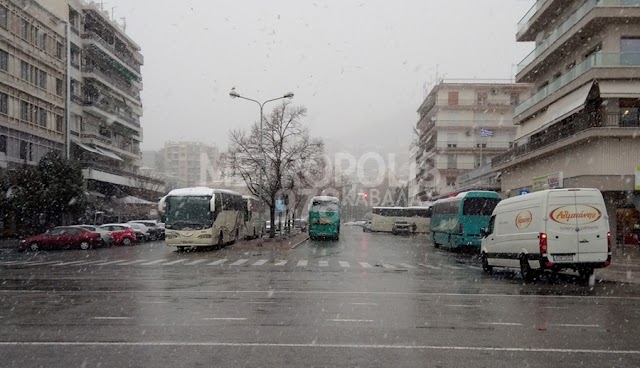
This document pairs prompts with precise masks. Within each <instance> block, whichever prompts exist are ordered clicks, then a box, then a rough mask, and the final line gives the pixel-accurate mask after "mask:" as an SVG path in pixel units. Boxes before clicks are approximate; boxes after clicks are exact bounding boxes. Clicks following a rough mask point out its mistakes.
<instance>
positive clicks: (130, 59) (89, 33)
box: [82, 31, 140, 73]
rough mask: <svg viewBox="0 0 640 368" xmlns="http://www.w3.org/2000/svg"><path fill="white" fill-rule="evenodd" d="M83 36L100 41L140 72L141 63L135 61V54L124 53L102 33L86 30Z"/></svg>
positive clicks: (86, 38)
mask: <svg viewBox="0 0 640 368" xmlns="http://www.w3.org/2000/svg"><path fill="white" fill-rule="evenodd" d="M82 38H83V39H85V40H93V41H96V42H98V43H99V44H101V45H102V46H103V47H104V48H106V49H107V50H109V51H110V52H111V53H112V54H114V55H115V56H117V57H118V59H120V60H121V61H122V62H124V63H125V64H127V65H128V66H129V67H131V68H133V70H135V71H136V72H137V73H140V65H139V64H137V63H136V62H135V59H134V57H133V55H127V54H126V53H122V52H120V51H118V50H116V47H115V46H114V45H112V44H110V43H109V42H107V41H106V40H105V39H103V38H102V37H100V35H98V34H97V33H95V32H92V31H85V33H83V34H82Z"/></svg>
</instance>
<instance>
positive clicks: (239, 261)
mask: <svg viewBox="0 0 640 368" xmlns="http://www.w3.org/2000/svg"><path fill="white" fill-rule="evenodd" d="M248 261H249V260H248V259H239V260H237V261H235V262H233V263H231V264H230V265H229V266H240V265H242V264H245V263H247V262H248Z"/></svg>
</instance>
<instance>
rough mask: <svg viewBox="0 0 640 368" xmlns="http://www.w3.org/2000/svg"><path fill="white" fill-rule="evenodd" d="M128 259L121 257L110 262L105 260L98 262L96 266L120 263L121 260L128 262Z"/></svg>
mask: <svg viewBox="0 0 640 368" xmlns="http://www.w3.org/2000/svg"><path fill="white" fill-rule="evenodd" d="M126 261H127V260H126V259H119V260H117V261H109V262H104V263H96V266H106V265H111V264H116V263H120V262H126Z"/></svg>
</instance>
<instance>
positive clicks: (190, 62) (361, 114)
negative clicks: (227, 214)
mask: <svg viewBox="0 0 640 368" xmlns="http://www.w3.org/2000/svg"><path fill="white" fill-rule="evenodd" d="M533 2H534V1H533V0H447V1H433V0H411V1H409V0H399V1H387V0H379V1H365V0H358V1H346V0H336V1H321V0H316V1H301V0H278V1H271V0H270V1H266V0H247V1H240V0H239V1H219V0H214V1H211V0H193V1H182V0H181V1H167V0H157V1H153V2H150V1H148V0H111V1H109V2H107V1H104V9H106V10H108V11H111V10H112V7H114V6H115V8H114V9H113V12H114V17H115V18H118V19H119V18H120V17H125V18H126V23H127V33H128V34H129V35H131V37H132V38H133V39H134V40H136V41H137V42H138V44H140V46H141V47H142V53H143V55H144V57H145V65H144V66H143V69H142V75H143V80H144V91H143V93H142V98H143V103H144V117H143V119H142V126H143V128H144V142H143V144H142V148H143V149H145V150H149V149H159V148H161V147H162V145H163V143H164V141H165V140H196V141H205V142H210V143H215V144H217V145H219V146H220V147H222V148H224V147H225V146H226V143H227V138H228V131H229V129H231V128H234V127H248V126H249V124H250V123H251V122H253V121H257V120H258V111H259V110H258V106H257V105H255V104H253V103H251V102H248V101H243V100H239V99H235V100H232V99H231V98H229V96H228V93H229V90H230V89H231V88H232V87H234V86H235V87H236V90H237V91H238V92H240V93H241V94H243V95H246V96H247V97H251V98H254V99H258V100H265V99H270V98H274V97H277V96H280V95H282V94H284V93H286V92H288V91H292V92H294V93H295V98H294V102H295V103H296V104H300V105H304V106H306V107H307V108H308V110H309V115H308V117H307V119H306V121H305V122H306V124H308V125H309V126H310V128H311V131H312V134H313V135H315V136H320V137H323V138H325V141H326V142H327V145H328V150H329V151H333V152H337V151H350V152H353V153H361V152H363V151H367V150H374V151H376V152H380V153H386V152H397V153H400V154H406V152H407V150H408V145H409V142H410V139H411V136H412V127H415V124H416V122H417V120H418V118H417V114H416V112H415V111H416V109H417V108H418V106H419V105H420V103H421V102H422V100H423V97H424V87H425V84H426V85H427V86H429V83H433V81H434V80H435V77H436V72H437V73H438V74H439V75H440V76H443V75H444V76H445V77H446V78H510V77H513V75H514V73H515V67H514V64H517V63H518V62H519V61H520V60H521V59H522V58H523V57H524V56H526V54H527V53H528V52H529V51H530V50H531V49H532V47H533V46H532V45H531V44H522V43H521V44H517V43H516V42H515V33H516V26H517V23H518V21H519V20H520V18H522V16H523V15H524V14H525V13H526V11H527V10H528V9H529V8H530V6H531V5H532V4H533ZM273 106H274V105H271V107H273ZM268 107H269V105H267V108H266V110H267V111H268V110H269V108H268Z"/></svg>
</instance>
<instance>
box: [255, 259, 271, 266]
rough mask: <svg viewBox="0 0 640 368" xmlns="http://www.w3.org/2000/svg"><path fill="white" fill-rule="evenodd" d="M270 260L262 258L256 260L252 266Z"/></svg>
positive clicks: (260, 264)
mask: <svg viewBox="0 0 640 368" xmlns="http://www.w3.org/2000/svg"><path fill="white" fill-rule="evenodd" d="M268 261H269V260H268V259H260V260H258V261H256V262H254V263H253V264H252V266H262V265H263V264H265V263H267V262H268Z"/></svg>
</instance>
